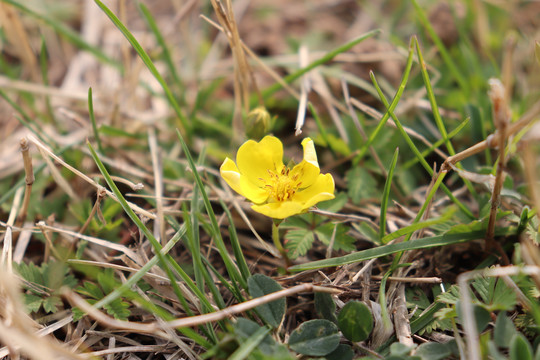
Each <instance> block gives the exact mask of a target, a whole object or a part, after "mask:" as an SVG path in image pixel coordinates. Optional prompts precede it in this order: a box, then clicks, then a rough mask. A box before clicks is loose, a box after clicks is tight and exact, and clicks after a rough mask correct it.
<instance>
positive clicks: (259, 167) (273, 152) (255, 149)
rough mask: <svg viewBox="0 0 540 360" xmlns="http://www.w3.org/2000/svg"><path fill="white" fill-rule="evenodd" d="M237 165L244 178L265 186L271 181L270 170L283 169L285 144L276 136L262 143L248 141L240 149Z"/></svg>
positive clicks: (264, 139)
mask: <svg viewBox="0 0 540 360" xmlns="http://www.w3.org/2000/svg"><path fill="white" fill-rule="evenodd" d="M236 163H237V164H238V169H239V170H240V173H241V174H242V175H243V176H246V177H247V178H248V180H249V181H251V182H252V183H253V184H257V185H260V186H263V185H264V183H265V182H266V181H267V180H268V179H269V174H268V170H270V171H273V172H276V169H279V170H281V168H282V167H283V144H282V143H281V141H280V140H279V139H278V138H276V137H274V136H265V137H264V138H263V139H262V140H261V141H260V142H256V141H253V140H248V141H246V142H245V143H244V144H243V145H242V146H240V149H238V154H237V155H236ZM260 179H263V181H261V180H260Z"/></svg>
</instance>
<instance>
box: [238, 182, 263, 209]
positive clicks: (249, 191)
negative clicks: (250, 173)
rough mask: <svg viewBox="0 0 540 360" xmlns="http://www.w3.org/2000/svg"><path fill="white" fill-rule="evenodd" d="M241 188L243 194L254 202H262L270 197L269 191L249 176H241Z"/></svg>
mask: <svg viewBox="0 0 540 360" xmlns="http://www.w3.org/2000/svg"><path fill="white" fill-rule="evenodd" d="M240 189H242V192H241V193H240V194H242V195H243V196H244V197H246V198H247V199H248V200H250V201H251V202H253V203H256V204H260V203H263V202H265V201H266V200H267V199H268V191H266V189H264V188H260V187H259V186H257V185H256V184H253V183H252V182H251V181H250V180H249V179H248V178H247V177H245V176H243V175H242V176H240Z"/></svg>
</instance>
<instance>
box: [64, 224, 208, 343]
mask: <svg viewBox="0 0 540 360" xmlns="http://www.w3.org/2000/svg"><path fill="white" fill-rule="evenodd" d="M185 232H186V229H185V227H181V228H180V229H178V231H177V232H176V234H174V236H173V237H172V238H171V239H170V240H169V241H168V242H167V243H166V244H165V246H164V247H163V249H162V251H161V252H162V254H163V255H166V254H167V253H168V252H169V251H170V250H171V249H172V248H173V247H174V246H175V245H176V243H177V242H178V241H179V240H180V239H181V238H182V236H184V234H185ZM68 262H69V260H68ZM158 262H159V258H158V257H157V256H154V257H153V258H152V259H150V261H148V262H147V263H146V264H144V265H143V266H142V267H141V268H140V269H139V270H138V271H137V272H136V273H134V274H133V275H131V276H130V277H129V278H128V279H127V280H126V281H125V282H124V283H122V284H121V285H120V286H118V287H117V288H115V289H114V290H113V291H112V292H110V293H109V294H107V295H106V296H105V297H104V298H102V299H101V300H99V301H98V302H96V303H95V304H94V307H95V308H96V309H99V308H102V307H104V306H105V305H107V304H110V303H111V302H112V301H114V300H115V299H118V298H120V297H122V296H124V295H125V294H126V293H128V292H129V291H131V288H132V287H133V286H135V285H136V284H137V282H139V281H140V280H141V279H142V278H143V277H144V275H146V273H148V272H149V271H150V269H152V268H153V267H154V266H156V265H157V264H158ZM188 285H189V284H188ZM194 286H195V285H194V284H193V287H194ZM203 297H204V296H203ZM181 300H183V298H182V299H181ZM184 303H185V300H184ZM184 306H185V307H186V308H187V309H188V314H189V315H193V312H191V310H190V309H189V306H188V305H187V303H185V305H184ZM156 313H157V314H159V316H161V317H162V318H163V319H164V320H166V321H169V320H173V317H172V315H170V314H169V313H167V312H162V311H160V310H159V308H158V310H157V311H156ZM179 330H180V331H181V332H183V333H184V334H185V335H186V336H189V337H190V338H191V339H193V341H195V342H197V343H198V344H199V345H201V346H204V347H206V348H208V347H210V346H211V344H210V343H209V342H208V341H207V340H206V339H205V338H204V337H203V336H201V335H199V334H197V333H196V332H195V331H194V330H192V329H188V328H186V329H179Z"/></svg>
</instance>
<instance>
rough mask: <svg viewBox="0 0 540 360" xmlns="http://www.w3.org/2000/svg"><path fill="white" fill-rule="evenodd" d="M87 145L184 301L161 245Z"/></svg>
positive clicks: (106, 179) (113, 190) (112, 189)
mask: <svg viewBox="0 0 540 360" xmlns="http://www.w3.org/2000/svg"><path fill="white" fill-rule="evenodd" d="M87 144H88V148H89V149H90V153H91V154H92V158H93V159H94V162H95V163H96V165H97V167H98V168H99V171H100V172H101V174H102V175H103V178H104V179H105V181H106V182H107V185H108V186H109V188H110V189H111V191H112V192H113V193H114V195H115V196H116V197H117V199H118V203H119V204H120V205H121V206H122V208H123V209H124V212H125V213H126V214H127V215H128V216H129V218H130V219H131V220H132V221H133V222H134V223H135V225H137V228H139V230H140V231H141V232H142V233H143V234H144V236H146V238H147V239H148V241H150V243H151V244H152V247H153V248H154V250H155V252H156V255H157V257H158V259H159V263H160V264H161V268H162V269H163V270H164V271H165V273H166V274H167V277H168V278H169V280H170V281H171V286H172V288H173V291H174V292H175V294H176V296H177V297H178V299H179V300H181V299H184V296H183V295H182V291H181V290H180V287H179V286H178V284H177V283H176V279H175V277H174V274H173V272H172V271H171V269H170V268H169V262H170V261H168V260H167V258H166V257H165V256H164V255H163V254H162V253H161V249H162V246H161V244H160V243H159V242H158V241H157V239H156V238H155V237H154V235H153V234H152V232H151V231H150V230H148V228H147V227H146V225H144V223H143V222H142V221H141V219H139V217H138V216H137V215H136V214H135V212H134V211H133V210H132V209H131V208H130V207H129V205H128V203H127V201H126V199H125V198H124V196H123V195H122V193H121V192H120V190H118V187H117V186H116V184H115V182H114V181H113V179H112V178H111V176H110V175H109V173H108V172H107V169H106V168H105V165H103V163H102V162H101V160H100V159H99V157H98V155H97V153H96V151H95V150H94V148H93V147H92V145H91V144H90V142H87ZM172 263H175V261H172ZM203 297H204V295H203ZM181 301H182V300H181ZM186 311H187V310H186Z"/></svg>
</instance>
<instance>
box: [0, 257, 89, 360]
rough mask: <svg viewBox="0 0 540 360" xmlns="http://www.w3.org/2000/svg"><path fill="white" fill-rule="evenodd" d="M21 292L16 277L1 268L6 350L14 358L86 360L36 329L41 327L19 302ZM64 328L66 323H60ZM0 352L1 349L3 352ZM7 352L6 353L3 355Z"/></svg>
mask: <svg viewBox="0 0 540 360" xmlns="http://www.w3.org/2000/svg"><path fill="white" fill-rule="evenodd" d="M20 296H21V293H20V289H19V284H18V282H17V280H16V278H15V277H14V276H13V274H11V273H10V272H8V271H7V270H6V268H5V267H4V266H2V267H1V268H0V301H1V303H2V306H0V315H1V318H2V320H0V340H1V341H2V343H3V344H8V349H7V351H8V352H9V355H10V357H11V358H12V359H15V358H19V356H20V354H24V355H25V356H28V358H30V359H34V360H57V359H77V360H82V359H87V357H86V356H83V355H79V354H76V353H74V352H72V351H69V350H68V349H66V348H64V347H63V346H61V345H59V344H58V343H57V342H56V340H55V339H54V338H53V337H50V336H46V337H45V336H44V334H43V332H42V333H41V334H40V333H39V331H38V330H37V329H38V328H39V325H38V324H37V323H36V322H34V320H32V319H31V318H30V317H29V316H28V315H27V314H26V310H25V308H24V305H23V303H22V302H21V301H20ZM59 324H62V326H64V325H65V324H66V321H65V320H64V321H63V322H60V323H59ZM0 351H1V350H0ZM5 351H6V350H3V351H2V352H3V353H4V352H5Z"/></svg>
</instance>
